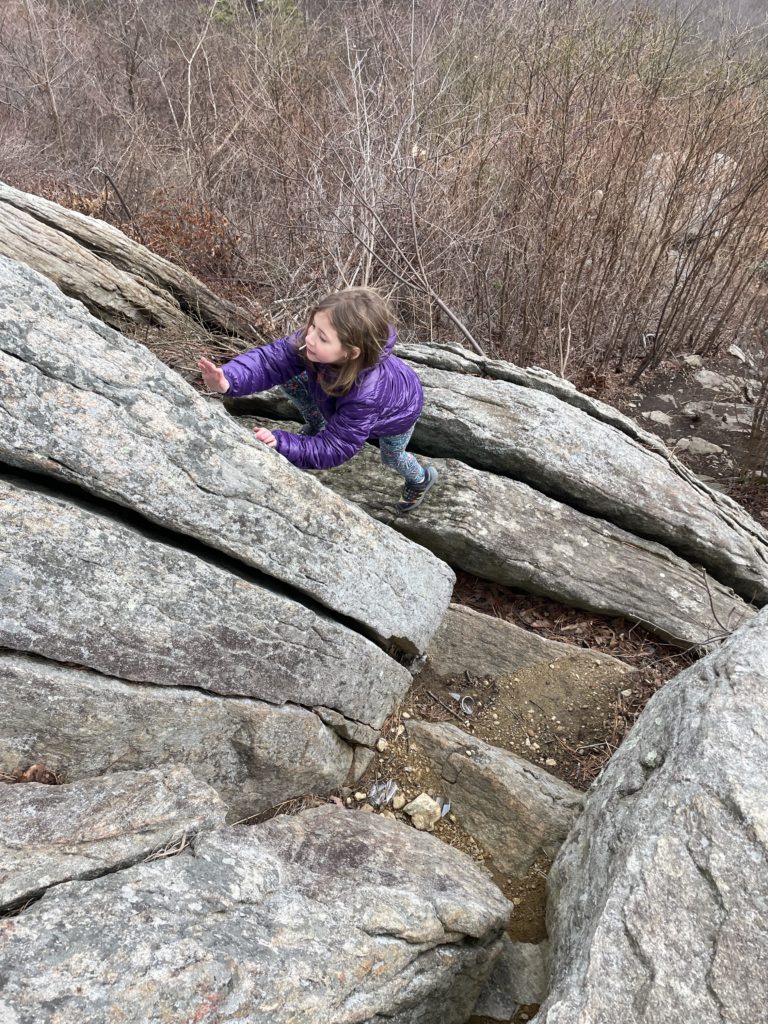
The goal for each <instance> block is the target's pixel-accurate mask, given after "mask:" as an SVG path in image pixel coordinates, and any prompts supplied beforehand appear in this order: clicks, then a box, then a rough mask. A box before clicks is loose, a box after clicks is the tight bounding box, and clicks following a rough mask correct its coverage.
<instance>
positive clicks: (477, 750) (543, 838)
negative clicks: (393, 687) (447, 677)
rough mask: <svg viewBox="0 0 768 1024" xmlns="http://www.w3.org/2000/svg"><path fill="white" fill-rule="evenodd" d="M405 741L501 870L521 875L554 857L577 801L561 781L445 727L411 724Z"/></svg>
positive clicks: (578, 796) (441, 724)
mask: <svg viewBox="0 0 768 1024" xmlns="http://www.w3.org/2000/svg"><path fill="white" fill-rule="evenodd" d="M407 730H408V738H409V740H410V741H411V742H412V743H413V744H414V746H416V747H417V748H418V749H419V750H420V751H421V752H422V753H423V754H425V755H426V756H427V757H428V758H429V759H430V761H432V762H434V764H435V765H436V766H437V768H438V770H439V771H440V775H441V778H442V780H443V782H444V783H445V785H446V787H447V792H448V795H449V797H450V801H451V810H452V811H453V813H454V814H455V815H456V817H457V818H458V820H459V822H460V823H461V826H462V828H464V829H466V831H467V832H469V833H470V835H472V836H474V837H475V838H476V839H477V840H479V841H480V842H481V843H482V845H483V846H484V847H485V849H486V850H487V851H488V853H489V854H490V855H491V859H492V860H493V862H494V864H495V865H496V866H497V867H498V868H499V869H500V870H501V871H503V872H505V873H507V874H510V875H513V876H515V877H517V878H522V877H523V875H525V874H526V873H527V871H528V869H529V868H530V867H531V865H532V864H533V862H534V861H535V860H536V859H537V858H538V857H540V856H541V855H542V854H544V855H545V856H547V857H550V858H551V857H553V856H554V855H555V853H556V852H557V850H558V849H559V848H560V844H561V843H562V842H563V840H564V839H565V837H566V835H567V834H568V831H569V830H570V828H571V826H572V825H573V824H574V822H575V821H576V819H577V818H578V816H579V814H580V812H581V808H582V803H583V797H582V794H581V793H579V792H578V790H575V789H574V788H573V787H572V786H569V785H568V783H567V782H562V781H561V780H560V779H557V778H555V777H554V776H553V775H550V774H549V772H546V771H544V769H542V768H538V767H537V766H536V765H534V764H531V763H530V761H525V760H524V759H523V758H521V757H517V756H516V755H515V754H510V753H509V752H508V751H506V750H501V749H499V748H498V747H493V746H491V745H490V744H488V743H484V742H483V741H482V740H478V739H476V738H475V737H474V736H470V735H469V734H468V733H465V732H464V731H463V730H462V729H459V728H458V727H457V726H455V725H450V724H449V723H448V722H439V723H434V722H421V721H410V722H408V725H407Z"/></svg>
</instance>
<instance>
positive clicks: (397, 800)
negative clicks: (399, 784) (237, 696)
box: [392, 793, 408, 811]
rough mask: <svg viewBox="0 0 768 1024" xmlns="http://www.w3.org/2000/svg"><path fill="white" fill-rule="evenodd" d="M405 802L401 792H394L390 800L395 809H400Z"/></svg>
mask: <svg viewBox="0 0 768 1024" xmlns="http://www.w3.org/2000/svg"><path fill="white" fill-rule="evenodd" d="M407 803H408V801H407V800H406V798H405V797H404V796H403V794H402V793H397V794H395V797H394V799H393V800H392V806H393V807H394V809H395V810H396V811H401V810H402V809H403V808H404V807H405V805H406V804H407Z"/></svg>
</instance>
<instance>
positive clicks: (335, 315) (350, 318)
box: [304, 288, 392, 396]
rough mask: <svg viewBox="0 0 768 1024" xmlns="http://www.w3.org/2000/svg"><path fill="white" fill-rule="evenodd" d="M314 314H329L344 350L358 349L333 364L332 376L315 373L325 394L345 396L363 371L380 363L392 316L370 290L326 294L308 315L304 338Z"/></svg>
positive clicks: (383, 303)
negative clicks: (353, 353)
mask: <svg viewBox="0 0 768 1024" xmlns="http://www.w3.org/2000/svg"><path fill="white" fill-rule="evenodd" d="M316 313H327V314H328V317H329V319H330V321H331V325H332V326H333V329H334V330H335V331H336V333H337V334H338V336H339V341H340V342H341V344H342V346H343V347H344V348H345V349H346V350H347V351H350V352H351V350H352V349H353V348H357V349H359V350H360V354H359V355H358V356H352V355H350V357H349V358H348V359H346V360H345V361H344V362H343V363H340V364H334V365H333V369H332V371H331V374H328V373H327V372H326V371H325V370H324V369H319V370H318V374H317V380H318V383H319V384H320V387H321V388H322V389H323V391H325V393H326V394H327V395H334V396H340V395H346V394H347V392H348V391H349V390H350V389H351V388H352V387H353V385H354V383H355V381H356V380H357V378H358V377H359V376H360V374H361V373H362V372H363V370H367V369H369V368H370V367H371V366H375V365H376V363H377V362H378V361H379V357H380V356H381V353H382V351H383V350H384V346H385V345H386V343H387V338H388V337H389V325H390V323H391V321H392V315H391V313H390V311H389V307H388V306H387V303H386V302H385V301H384V299H383V298H382V296H381V295H379V293H378V292H376V291H374V290H373V289H372V288H345V289H344V291H341V292H332V293H331V294H330V295H326V297H325V298H324V299H322V300H321V301H320V302H318V304H317V305H316V306H315V307H314V309H313V310H312V311H311V313H310V314H309V320H308V321H307V327H306V328H305V329H304V335H305V336H306V333H307V330H308V328H309V326H310V325H311V323H312V321H313V320H314V318H315V314H316ZM304 358H305V359H306V358H307V357H306V354H304ZM315 365H316V366H317V364H315Z"/></svg>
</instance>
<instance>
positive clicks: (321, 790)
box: [0, 651, 352, 821]
mask: <svg viewBox="0 0 768 1024" xmlns="http://www.w3.org/2000/svg"><path fill="white" fill-rule="evenodd" d="M40 763H42V764H45V765H47V767H48V768H50V769H51V770H52V771H54V772H56V773H57V774H59V773H60V774H62V775H63V776H64V778H65V779H66V780H67V781H69V782H74V781H77V780H79V779H90V778H94V777H95V776H99V775H104V774H107V773H109V772H120V771H127V770H133V771H138V770H142V769H148V768H155V767H162V768H164V769H166V768H167V766H171V765H186V766H187V767H188V768H189V770H190V771H191V772H192V774H193V775H194V776H195V777H196V778H198V779H200V780H202V781H203V782H206V783H208V784H209V785H210V786H212V787H213V788H214V789H215V790H216V791H217V792H218V793H219V795H220V796H221V797H222V799H223V800H224V802H225V803H226V804H227V806H228V808H229V813H228V815H227V817H228V820H229V821H240V820H241V819H243V818H247V817H250V816H251V815H255V814H260V813H261V812H262V811H266V810H268V809H269V808H271V807H274V806H276V805H278V804H281V803H283V802H284V801H286V800H290V799H292V798H294V797H300V796H305V795H306V794H308V793H317V794H325V793H328V792H330V791H331V790H334V789H337V788H338V787H339V786H341V785H343V783H344V781H345V779H346V777H347V774H348V773H349V771H350V768H351V765H352V748H351V747H350V746H349V745H348V744H347V743H345V742H344V741H343V740H342V739H340V738H339V736H337V735H336V733H335V732H333V731H332V730H331V729H328V728H327V727H326V726H325V725H324V724H323V723H322V721H321V720H320V718H318V716H317V715H315V714H312V712H311V711H306V710H304V709H303V708H298V707H294V706H293V705H290V704H288V705H283V706H282V707H275V706H274V705H272V704H267V703H265V702H263V701H257V700H250V699H247V698H239V697H227V698H226V699H225V698H222V697H216V696H213V695H211V694H207V693H203V692H202V691H199V690H194V689H190V688H187V687H166V686H147V685H144V684H141V683H125V682H121V681H120V680H118V679H113V678H111V677H109V676H105V675H102V674H101V673H98V672H91V671H86V670H85V669H81V668H77V667H75V666H71V665H60V664H58V663H56V662H51V661H46V660H45V659H43V658H35V657H30V656H29V655H26V654H18V653H15V652H10V651H0V771H2V772H5V773H7V774H10V773H11V772H13V771H15V770H17V769H19V768H21V769H25V768H28V767H29V766H30V765H32V764H40Z"/></svg>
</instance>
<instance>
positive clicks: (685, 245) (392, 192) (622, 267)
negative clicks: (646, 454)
mask: <svg viewBox="0 0 768 1024" xmlns="http://www.w3.org/2000/svg"><path fill="white" fill-rule="evenodd" d="M695 10H696V11H697V12H698V13H695V14H693V15H690V14H686V13H685V12H684V11H683V10H682V9H680V10H678V9H677V7H676V5H670V4H660V6H659V7H658V8H657V7H656V6H655V5H654V4H649V3H638V4H632V3H629V2H612V3H605V2H604V0H599V2H598V0H554V2H551V3H547V4H532V3H529V2H528V0H470V2H468V3H465V4H457V3H455V2H452V0H451V2H449V0H426V2H424V3H420V4H418V5H416V4H412V3H410V2H405V0H370V2H369V0H366V2H362V0H359V2H358V0H343V2H342V0H339V2H336V3H320V2H317V0H313V2H310V0H305V2H303V3H299V2H293V0H265V2H263V3H259V4H254V3H250V2H246V0H205V2H203V0H200V2H186V0H185V2H180V0H178V2H175V3H169V4H163V5H157V4H154V3H151V2H150V0H119V2H115V3H112V4H104V3H102V2H101V0H7V2H6V3H5V4H4V5H3V7H2V11H1V12H0V54H1V56H2V59H1V60H0V68H1V69H2V70H0V152H1V153H2V156H0V177H3V178H4V179H6V180H9V181H11V182H12V183H14V184H17V185H18V186H20V187H22V188H27V189H30V190H34V191H39V192H43V193H44V194H47V195H50V196H52V197H54V198H56V199H58V200H60V201H62V202H65V203H67V204H68V205H71V206H73V207H75V208H78V209H81V210H83V211H84V212H88V213H91V214H93V215H97V216H101V217H105V218H107V219H109V220H111V221H113V222H115V223H116V224H118V225H120V226H121V227H122V228H123V229H124V230H126V231H127V232H129V233H130V234H132V235H133V236H134V237H136V238H138V239H139V240H142V241H145V242H146V243H147V244H149V245H150V246H152V247H153V248H155V249H156V250H157V251H159V252H161V253H162V254H164V255H167V256H169V257H170V258H172V259H174V260H176V261H178V262H179V263H182V264H183V265H185V266H186V267H188V268H189V269H190V270H192V271H193V272H195V273H197V274H199V275H200V276H202V277H203V278H204V279H205V280H206V282H207V283H208V284H209V285H210V286H212V287H213V288H214V289H215V290H217V291H218V292H220V293H221V294H223V295H225V296H228V297H232V298H236V299H238V300H239V301H240V302H244V303H246V304H247V303H248V302H249V301H250V302H262V303H264V304H265V305H266V306H267V307H268V309H269V310H270V312H271V314H272V318H273V321H274V326H275V330H276V331H277V332H279V331H282V330H284V329H287V328H288V327H290V326H293V325H294V324H295V323H296V322H297V319H298V318H300V317H301V316H302V315H303V313H304V311H305V308H306V306H307V304H308V303H310V302H311V301H312V300H313V299H314V298H316V297H317V295H318V294H319V293H323V292H325V291H328V290H331V289H334V288H337V287H340V286H344V285H351V284H362V283H371V282H373V283H377V284H379V285H380V286H382V287H383V288H384V289H385V290H386V291H387V292H390V293H391V294H392V297H393V301H394V305H395V307H396V311H397V313H398V316H399V318H400V319H401V321H402V323H403V325H404V327H405V328H406V329H407V330H408V331H409V332H412V333H413V334H415V335H417V336H418V337H421V338H423V339H425V340H438V341H440V340H442V341H447V340H455V338H456V337H460V338H463V339H464V340H465V341H466V342H467V343H468V344H470V345H473V346H474V347H476V348H482V349H484V350H485V351H487V352H489V353H491V354H494V355H501V356H505V357H508V358H511V359H512V360H514V361H515V362H518V363H522V364H531V363H533V364H539V365H543V366H546V367H548V368H550V369H553V370H555V371H556V372H558V373H562V374H564V375H566V374H567V375H570V376H573V375H579V374H581V375H583V374H585V373H592V374H596V375H598V376H599V375H600V374H602V373H605V372H607V371H611V370H617V369H618V370H619V371H621V372H623V373H627V372H631V373H633V374H634V375H635V376H638V375H640V374H642V373H643V372H645V371H646V370H647V369H648V368H650V367H653V366H655V365H657V364H658V362H659V360H661V359H662V358H663V357H664V356H665V354H667V353H668V352H670V351H678V350H681V349H685V350H695V351H698V352H701V353H704V354H706V355H709V356H716V355H717V353H718V352H719V351H721V350H722V349H723V347H724V346H727V345H728V344H729V343H730V342H732V341H734V340H737V341H738V342H739V343H740V344H742V345H749V344H751V343H754V344H755V345H756V346H758V347H759V346H761V345H762V344H763V332H764V327H765V323H766V316H765V308H764V307H765V294H764V293H765V288H764V287H763V283H762V277H761V275H762V274H763V273H764V269H765V257H766V251H768V244H767V242H768V239H767V238H766V234H767V232H768V223H767V222H766V220H765V218H764V216H763V211H764V209H765V208H766V201H767V200H768V145H767V142H768V131H767V130H766V129H767V128H768V102H766V99H767V96H766V92H767V88H768V86H767V83H768V60H767V59H766V51H765V48H764V47H763V48H762V49H759V48H755V47H753V46H752V40H753V37H752V36H747V35H746V34H744V33H741V34H740V33H739V32H738V31H736V30H735V29H732V30H730V31H723V32H721V33H720V34H719V35H717V36H715V35H712V34H710V35H704V34H703V33H702V27H703V25H704V23H705V22H706V24H707V27H708V29H711V28H712V21H711V18H708V15H707V12H706V5H701V4H699V5H697V6H696V8H695ZM697 19H698V20H697ZM707 19H708V20H707ZM766 402H768V399H767V400H766V401H765V402H763V405H762V406H761V408H763V410H764V406H765V405H766ZM755 429H756V436H755V438H754V442H753V445H752V449H753V452H754V453H755V455H754V458H753V462H754V463H755V464H756V465H757V468H762V467H763V466H764V464H765V461H766V458H768V451H766V446H765V436H766V431H765V415H764V411H763V415H762V416H759V417H758V419H757V424H756V428H755Z"/></svg>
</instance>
